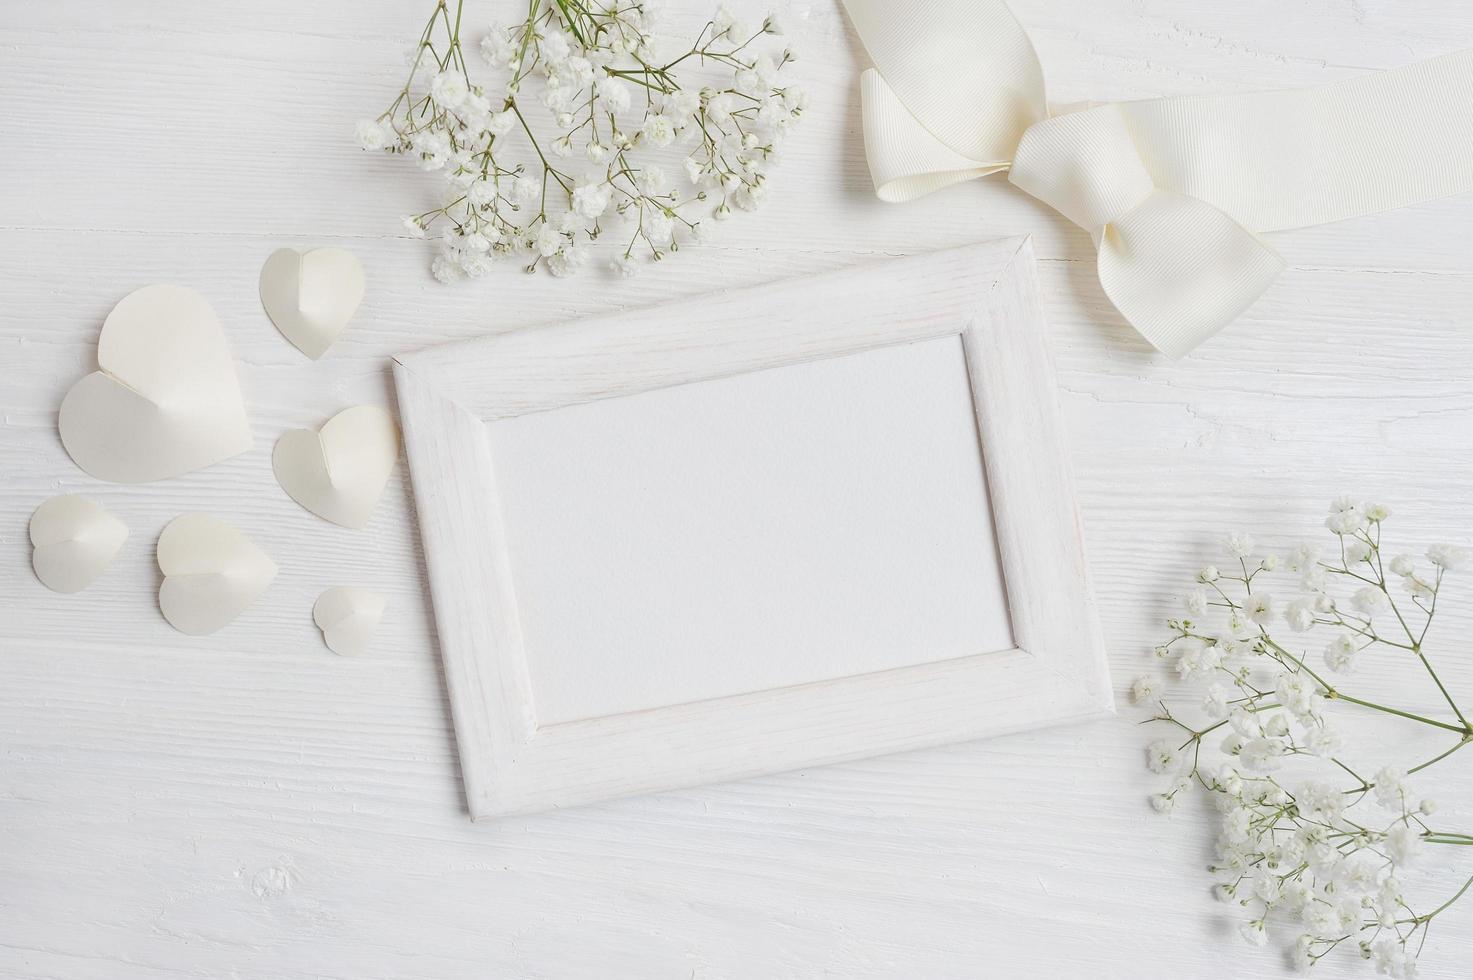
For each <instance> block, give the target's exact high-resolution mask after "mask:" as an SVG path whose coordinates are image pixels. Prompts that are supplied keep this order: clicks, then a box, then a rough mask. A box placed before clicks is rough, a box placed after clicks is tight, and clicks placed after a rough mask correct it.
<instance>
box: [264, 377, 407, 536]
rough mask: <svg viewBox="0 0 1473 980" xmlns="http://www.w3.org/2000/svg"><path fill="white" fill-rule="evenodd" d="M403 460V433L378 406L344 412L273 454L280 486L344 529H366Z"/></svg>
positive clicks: (289, 438)
mask: <svg viewBox="0 0 1473 980" xmlns="http://www.w3.org/2000/svg"><path fill="white" fill-rule="evenodd" d="M398 458H399V431H398V429H397V428H396V427H395V426H394V420H393V419H392V418H390V416H389V413H388V412H386V411H384V410H383V409H381V408H378V407H376V406H374V405H357V406H355V407H353V408H345V409H343V410H342V411H341V412H339V413H338V414H336V415H334V416H333V417H332V418H331V419H329V420H328V422H327V424H326V425H324V426H323V427H322V429H321V431H319V432H313V431H311V430H310V429H293V430H291V431H290V432H288V433H286V434H285V435H283V436H282V437H281V438H280V439H279V440H277V443H276V449H275V450H274V451H273V452H272V454H271V468H272V469H273V470H275V471H276V482H277V483H280V484H281V488H282V489H283V490H285V491H286V492H287V493H288V494H290V495H291V497H292V499H293V500H295V501H296V502H297V503H299V504H301V505H302V506H303V507H305V508H307V509H308V510H310V511H311V512H312V513H314V514H316V515H317V516H318V517H323V518H326V519H327V520H329V521H332V522H333V523H334V524H341V525H342V526H343V527H354V528H357V527H363V526H364V525H366V524H367V523H368V519H369V518H370V517H372V516H373V508H374V506H375V505H376V504H377V503H378V498H379V496H380V495H381V494H382V493H383V491H384V484H385V483H387V482H388V480H389V474H390V473H392V472H393V470H394V463H395V461H396V460H398Z"/></svg>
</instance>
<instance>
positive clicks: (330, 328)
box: [261, 248, 363, 361]
mask: <svg viewBox="0 0 1473 980" xmlns="http://www.w3.org/2000/svg"><path fill="white" fill-rule="evenodd" d="M362 301H363V266H361V265H359V263H358V259H357V257H356V256H354V255H353V253H352V252H349V251H347V250H346V249H341V248H314V249H310V250H309V251H306V252H299V251H297V250H296V249H294V248H279V249H277V250H276V251H274V252H272V253H271V255H270V257H268V258H267V259H266V264H265V265H263V266H262V267H261V305H262V306H263V307H265V308H266V315H267V316H269V317H271V322H272V323H274V324H276V329H278V330H280V331H281V333H282V336H284V337H286V339H287V340H290V341H291V342H292V343H293V344H294V345H296V348H297V349H298V350H300V351H301V352H302V353H303V354H306V355H307V356H308V357H310V358H312V359H313V360H314V361H315V360H316V359H317V358H319V357H321V356H322V355H323V354H325V353H326V352H327V349H328V348H329V347H331V346H332V344H333V341H335V340H337V339H338V336H339V335H340V334H341V333H342V332H343V328H345V327H346V326H347V325H348V321H349V320H351V319H352V318H353V314H354V312H356V311H357V309H358V304H359V303H361V302H362Z"/></svg>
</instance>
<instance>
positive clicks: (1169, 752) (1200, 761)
mask: <svg viewBox="0 0 1473 980" xmlns="http://www.w3.org/2000/svg"><path fill="white" fill-rule="evenodd" d="M1390 515H1391V511H1390V510H1389V509H1388V508H1386V507H1385V506H1382V505H1380V504H1361V503H1357V502H1355V501H1353V500H1351V499H1350V498H1342V499H1339V500H1336V501H1335V502H1334V503H1333V504H1332V505H1331V507H1330V513H1329V516H1328V517H1327V519H1326V521H1325V523H1326V526H1327V527H1328V528H1329V529H1330V531H1331V532H1333V534H1334V535H1335V539H1336V546H1337V548H1336V550H1337V551H1338V554H1336V555H1334V556H1333V557H1331V558H1328V559H1322V558H1321V556H1320V553H1319V551H1318V550H1317V549H1315V548H1314V547H1312V546H1308V545H1304V546H1300V547H1298V548H1296V549H1294V551H1293V552H1292V553H1291V555H1290V557H1289V558H1288V559H1287V560H1281V559H1279V558H1277V557H1276V556H1273V555H1268V556H1264V557H1255V554H1256V552H1255V546H1254V542H1253V540H1252V539H1251V538H1250V537H1248V536H1247V535H1243V534H1234V535H1230V536H1229V537H1228V538H1227V539H1226V541H1225V542H1224V544H1225V547H1226V550H1227V552H1228V553H1229V554H1230V555H1231V556H1232V560H1231V562H1230V563H1229V564H1231V565H1232V566H1235V567H1234V568H1232V569H1231V570H1230V571H1223V570H1221V569H1219V568H1218V567H1217V566H1212V565H1209V566H1207V567H1205V568H1203V569H1201V570H1200V571H1199V572H1198V573H1197V575H1196V586H1197V587H1196V588H1193V589H1192V590H1191V591H1190V592H1189V593H1188V594H1187V596H1186V599H1185V607H1186V618H1183V619H1180V620H1171V621H1169V622H1168V626H1169V628H1170V629H1171V630H1172V631H1173V636H1172V637H1171V639H1170V640H1169V641H1168V642H1166V643H1165V644H1163V645H1161V646H1159V647H1157V648H1156V651H1155V653H1156V656H1157V658H1159V659H1160V660H1162V661H1164V662H1165V663H1166V664H1167V665H1168V666H1169V667H1170V668H1171V670H1172V672H1174V673H1175V675H1176V676H1177V678H1178V679H1179V680H1182V681H1186V682H1189V683H1191V684H1192V685H1194V686H1196V688H1197V694H1196V695H1195V703H1194V704H1193V705H1192V708H1191V709H1190V710H1186V709H1183V708H1182V707H1181V706H1179V705H1177V706H1174V707H1169V706H1168V705H1167V703H1166V701H1164V700H1163V699H1162V697H1163V689H1164V687H1165V685H1164V684H1163V682H1162V681H1161V679H1160V678H1158V677H1157V676H1155V675H1146V676H1143V677H1140V678H1137V679H1136V680H1135V681H1134V682H1133V683H1132V685H1131V688H1130V697H1131V700H1132V701H1134V702H1136V703H1138V704H1147V705H1150V706H1151V708H1152V710H1153V711H1154V714H1153V716H1152V718H1151V719H1150V721H1151V722H1152V723H1156V724H1159V725H1164V726H1168V727H1169V728H1170V729H1171V734H1170V735H1169V736H1167V737H1164V738H1159V739H1156V740H1155V741H1152V742H1151V743H1150V745H1148V746H1147V749H1146V763H1147V766H1148V768H1149V769H1150V770H1151V771H1152V772H1154V773H1158V774H1160V775H1163V776H1166V777H1167V778H1168V779H1169V783H1168V785H1167V786H1166V788H1165V789H1164V790H1163V791H1162V792H1160V793H1157V794H1155V795H1154V796H1152V797H1151V805H1152V806H1153V807H1154V808H1155V809H1156V810H1157V811H1159V812H1163V813H1169V812H1171V811H1172V810H1173V809H1174V808H1175V807H1176V806H1177V805H1178V803H1179V802H1180V801H1181V800H1182V799H1184V798H1186V797H1187V796H1188V795H1190V794H1191V793H1192V792H1193V791H1194V788H1195V790H1197V791H1205V792H1206V793H1207V794H1208V795H1209V796H1210V798H1211V799H1212V801H1213V803H1214V804H1215V805H1216V807H1217V809H1218V811H1219V812H1220V814H1221V821H1222V832H1221V837H1220V839H1219V841H1218V851H1217V861H1216V862H1215V864H1214V865H1213V867H1212V870H1213V871H1214V873H1216V874H1217V875H1218V876H1219V879H1220V880H1219V884H1218V886H1217V895H1218V897H1219V898H1220V899H1222V900H1223V901H1225V902H1230V903H1234V904H1236V905H1240V906H1242V907H1243V908H1245V909H1247V911H1248V917H1247V919H1246V921H1244V922H1243V923H1242V924H1241V926H1240V932H1241V933H1242V935H1243V937H1244V938H1245V939H1246V940H1247V941H1248V942H1250V943H1252V944H1253V945H1256V946H1263V945H1265V944H1266V943H1267V942H1268V938H1269V935H1270V931H1271V930H1277V929H1279V928H1283V929H1284V930H1286V934H1287V935H1288V936H1291V937H1293V938H1292V943H1293V946H1292V949H1293V955H1294V958H1295V960H1296V961H1297V963H1298V964H1299V965H1300V966H1301V967H1303V968H1309V967H1311V966H1313V965H1314V964H1315V963H1316V962H1318V961H1319V960H1320V959H1321V958H1322V957H1324V956H1326V955H1327V954H1329V953H1330V952H1331V951H1332V950H1334V949H1336V948H1337V947H1339V946H1341V945H1342V944H1348V945H1349V946H1350V947H1352V948H1357V949H1359V951H1360V953H1361V955H1362V956H1363V957H1365V958H1366V959H1368V960H1371V961H1372V962H1373V963H1374V965H1375V966H1376V968H1377V969H1378V970H1379V971H1380V972H1381V973H1383V974H1385V975H1388V976H1391V977H1413V976H1415V974H1416V956H1417V953H1418V952H1419V951H1420V948H1421V942H1422V941H1424V940H1425V938H1426V933H1427V930H1428V927H1429V925H1430V923H1431V922H1432V920H1433V919H1434V918H1435V917H1436V916H1438V915H1441V914H1444V913H1445V912H1446V910H1447V909H1448V908H1450V907H1452V906H1453V905H1454V903H1456V902H1457V900H1458V899H1460V898H1462V897H1463V895H1464V894H1466V893H1468V892H1469V890H1470V888H1473V877H1470V878H1469V880H1468V882H1467V883H1466V884H1464V885H1463V887H1462V888H1461V889H1460V890H1459V891H1458V892H1457V893H1456V894H1455V895H1453V896H1452V897H1451V898H1450V899H1449V900H1447V901H1446V902H1444V903H1442V904H1441V905H1438V906H1436V907H1435V908H1433V909H1432V910H1431V911H1427V912H1422V913H1420V914H1419V913H1418V912H1417V911H1415V910H1414V909H1413V907H1412V906H1411V905H1410V904H1409V902H1408V900H1407V898H1406V897H1405V895H1404V893H1403V889H1402V872H1403V870H1404V869H1405V868H1406V867H1407V866H1408V865H1410V864H1412V863H1413V862H1414V861H1415V860H1416V859H1417V858H1418V857H1419V856H1420V855H1421V853H1422V852H1423V851H1424V850H1425V849H1426V848H1427V847H1429V846H1432V845H1439V844H1445V845H1462V846H1467V845H1473V835H1469V834H1464V833H1456V832H1452V831H1448V830H1442V829H1436V828H1434V827H1433V826H1432V825H1431V824H1430V823H1429V818H1430V817H1431V816H1432V814H1433V813H1434V812H1435V811H1436V807H1435V806H1434V805H1433V803H1432V801H1430V800H1426V799H1423V798H1421V797H1420V796H1419V795H1418V793H1417V792H1416V790H1415V789H1414V787H1413V786H1412V784H1411V783H1410V782H1409V780H1408V777H1409V776H1410V775H1414V774H1418V773H1420V772H1422V771H1423V770H1426V769H1428V768H1430V767H1431V766H1433V765H1436V764H1438V763H1441V762H1443V760H1445V759H1447V758H1449V757H1451V756H1452V755H1453V754H1454V753H1455V752H1457V751H1459V750H1460V749H1462V748H1463V747H1464V746H1466V745H1469V744H1470V743H1473V726H1470V724H1469V722H1468V719H1467V718H1466V717H1465V716H1464V714H1463V712H1462V710H1461V708H1460V707H1459V705H1458V703H1457V702H1456V700H1455V699H1454V698H1453V696H1452V694H1451V693H1450V692H1449V691H1448V690H1447V688H1446V687H1445V686H1444V685H1443V683H1442V680H1441V678H1439V677H1438V675H1437V672H1436V670H1435V668H1434V667H1433V664H1432V661H1431V659H1430V658H1429V657H1428V655H1427V653H1426V651H1425V649H1424V647H1423V644H1424V641H1425V639H1426V636H1427V627H1428V625H1429V624H1430V623H1431V621H1432V617H1433V614H1434V612H1435V609H1436V603H1437V597H1438V593H1439V591H1440V590H1441V587H1442V582H1443V576H1444V575H1445V574H1446V573H1447V572H1449V571H1452V570H1455V569H1457V568H1459V567H1461V566H1462V565H1463V564H1465V563H1466V561H1467V556H1466V553H1465V552H1464V551H1463V549H1460V548H1456V547H1452V546H1447V545H1439V546H1435V547H1433V548H1430V549H1428V551H1427V552H1426V562H1427V564H1426V565H1421V564H1419V562H1418V561H1416V560H1415V559H1413V558H1411V557H1409V556H1405V555H1402V556H1398V557H1395V558H1392V559H1390V560H1387V561H1384V562H1383V558H1382V554H1381V526H1382V522H1384V521H1385V520H1386V519H1387V518H1389V517H1390ZM1281 565H1282V566H1285V568H1286V571H1287V572H1288V573H1289V574H1291V575H1293V576H1295V577H1296V578H1297V582H1296V584H1297V586H1298V589H1299V590H1300V591H1301V592H1302V594H1300V595H1299V596H1297V597H1296V598H1294V599H1292V600H1290V601H1289V602H1287V603H1285V604H1284V605H1283V606H1282V607H1281V608H1280V607H1279V606H1278V605H1277V604H1276V603H1275V602H1274V600H1273V599H1272V597H1271V596H1270V595H1269V594H1267V593H1266V592H1265V590H1264V588H1263V586H1264V580H1265V579H1266V578H1267V577H1268V576H1269V574H1270V573H1273V572H1274V571H1275V570H1277V569H1279V568H1280V566H1281ZM1398 585H1399V586H1400V588H1397V586H1398ZM1400 591H1404V592H1405V593H1406V594H1407V595H1406V596H1405V597H1403V598H1402V599H1401V601H1400V602H1399V601H1398V598H1397V596H1396V595H1394V594H1393V593H1394V592H1400ZM1280 624H1282V625H1283V626H1284V627H1285V628H1286V629H1287V631H1288V632H1287V634H1285V633H1280V632H1279V631H1278V627H1279V625H1280ZM1315 630H1321V631H1324V632H1326V633H1328V634H1329V641H1328V644H1327V645H1325V646H1323V647H1322V648H1321V649H1322V653H1321V654H1320V659H1322V660H1323V662H1324V667H1323V668H1321V667H1318V666H1316V664H1315V663H1312V661H1313V660H1314V658H1313V656H1312V653H1311V652H1310V651H1308V650H1305V649H1304V646H1305V644H1304V642H1303V641H1304V639H1305V638H1306V637H1307V635H1308V634H1310V633H1311V632H1312V631H1315ZM1380 649H1385V650H1387V651H1389V652H1391V653H1393V654H1394V655H1397V656H1402V657H1407V658H1410V661H1409V662H1410V663H1411V664H1413V665H1415V666H1416V669H1418V670H1421V669H1424V668H1425V671H1426V673H1427V674H1428V675H1430V678H1431V680H1432V681H1433V682H1435V685H1436V688H1437V690H1438V691H1439V692H1440V693H1441V695H1442V697H1443V699H1444V700H1445V704H1446V709H1447V712H1448V714H1447V717H1445V718H1433V717H1428V716H1426V715H1421V714H1416V713H1414V712H1411V711H1408V710H1405V709H1404V708H1400V707H1397V706H1395V705H1390V704H1382V703H1380V702H1379V701H1378V700H1375V699H1373V698H1372V696H1371V695H1370V693H1369V692H1356V693H1355V694H1352V693H1350V692H1349V691H1347V690H1344V689H1342V688H1341V687H1339V686H1338V685H1339V683H1340V681H1339V680H1338V679H1337V680H1335V681H1332V680H1331V679H1330V677H1332V676H1333V677H1336V678H1339V677H1341V676H1343V675H1345V674H1348V673H1349V672H1350V671H1351V669H1352V668H1353V667H1354V665H1355V664H1356V662H1357V660H1359V659H1361V658H1363V657H1366V656H1370V655H1371V651H1373V650H1380ZM1332 705H1334V706H1335V711H1336V712H1337V720H1338V719H1339V718H1341V717H1342V716H1344V717H1346V718H1353V717H1354V714H1355V713H1377V712H1378V713H1381V714H1383V715H1385V716H1390V717H1394V718H1397V719H1400V720H1401V721H1403V722H1405V723H1407V724H1417V725H1423V726H1426V727H1427V728H1430V729H1434V730H1436V731H1437V732H1438V733H1440V734H1441V735H1443V736H1445V737H1447V738H1449V739H1452V744H1451V745H1450V746H1449V747H1447V748H1445V749H1444V750H1443V751H1441V752H1440V753H1438V754H1437V755H1435V756H1434V757H1432V758H1430V759H1427V760H1423V761H1420V762H1419V764H1417V765H1414V766H1412V767H1411V768H1410V769H1400V768H1397V767H1394V766H1383V767H1380V768H1379V769H1377V770H1376V771H1374V772H1373V773H1372V772H1366V774H1365V775H1362V769H1361V768H1359V766H1358V764H1353V763H1352V761H1348V760H1347V759H1346V758H1344V757H1343V753H1344V740H1343V739H1342V737H1341V733H1340V731H1339V730H1338V729H1337V727H1336V725H1335V724H1334V723H1332V721H1331V718H1330V708H1331V706H1332ZM1368 768H1369V767H1368Z"/></svg>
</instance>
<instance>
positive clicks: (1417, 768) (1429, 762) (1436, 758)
mask: <svg viewBox="0 0 1473 980" xmlns="http://www.w3.org/2000/svg"><path fill="white" fill-rule="evenodd" d="M1470 742H1473V735H1464V736H1463V738H1462V740H1461V741H1460V742H1458V743H1457V744H1456V745H1454V746H1453V747H1452V748H1450V749H1448V750H1447V751H1446V752H1444V753H1442V754H1441V755H1437V756H1434V757H1432V758H1431V759H1428V760H1427V761H1426V762H1424V763H1422V764H1421V765H1419V766H1413V767H1412V768H1410V769H1408V770H1407V775H1408V776H1410V775H1412V774H1413V773H1418V772H1421V771H1422V770H1423V769H1426V768H1427V767H1428V766H1432V765H1436V764H1437V763H1439V762H1441V761H1442V760H1443V759H1446V758H1447V757H1448V756H1450V755H1452V754H1453V753H1454V752H1456V751H1458V749H1461V748H1462V747H1463V746H1465V745H1467V744H1468V743H1470Z"/></svg>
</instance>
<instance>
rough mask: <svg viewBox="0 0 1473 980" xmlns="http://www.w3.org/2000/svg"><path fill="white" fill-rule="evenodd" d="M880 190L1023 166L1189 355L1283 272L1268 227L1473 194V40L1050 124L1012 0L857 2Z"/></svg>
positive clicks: (1114, 283) (1126, 300)
mask: <svg viewBox="0 0 1473 980" xmlns="http://www.w3.org/2000/svg"><path fill="white" fill-rule="evenodd" d="M844 5H845V7H847V8H848V10H849V13H850V16H851V18H852V19H853V21H854V25H855V27H856V28H857V29H858V31H859V35H860V38H861V39H862V40H863V41H864V45H865V47H866V49H867V50H868V51H869V54H870V57H871V58H872V59H873V60H874V62H875V65H876V67H875V68H872V69H868V70H866V71H865V72H864V75H863V86H862V100H863V113H864V134H865V153H866V156H867V157H868V159H869V163H870V172H871V176H872V177H873V178H874V181H875V187H876V190H877V192H878V193H879V196H880V197H881V198H882V199H884V200H887V201H905V200H910V199H912V198H916V197H920V196H922V195H924V194H929V193H931V192H932V191H936V190H940V189H941V188H943V187H946V186H947V185H949V184H954V183H957V182H959V181H963V180H970V179H972V178H974V177H982V176H985V175H987V174H990V173H996V172H998V171H1001V170H1011V174H1010V179H1011V181H1012V183H1014V184H1015V185H1017V186H1018V187H1019V188H1020V189H1022V190H1024V191H1026V192H1027V193H1029V194H1031V195H1033V196H1034V197H1036V198H1038V199H1039V200H1041V201H1043V202H1044V203H1046V204H1048V205H1049V206H1051V207H1053V208H1054V209H1056V210H1058V211H1059V212H1060V213H1062V214H1063V215H1064V216H1065V217H1067V218H1068V219H1069V220H1070V221H1072V222H1074V223H1075V224H1077V225H1079V226H1081V227H1082V228H1084V229H1086V230H1087V231H1088V232H1089V233H1090V237H1091V238H1092V239H1093V240H1094V243H1095V246H1096V247H1097V248H1098V249H1099V273H1100V283H1101V285H1102V286H1103V287H1104V290H1105V293H1106V295H1107V296H1109V297H1110V300H1111V302H1113V303H1114V304H1115V306H1116V308H1117V309H1118V310H1119V311H1120V312H1121V314H1123V315H1124V316H1125V318H1126V319H1127V320H1129V321H1130V323H1131V324H1132V325H1133V326H1135V327H1136V328H1137V329H1138V330H1139V331H1140V332H1141V333H1142V334H1143V335H1144V336H1145V337H1146V339H1147V340H1149V341H1150V342H1151V343H1152V344H1154V345H1156V346H1157V347H1158V348H1160V349H1161V350H1163V351H1165V352H1167V353H1168V354H1172V355H1178V354H1183V353H1186V352H1187V351H1189V350H1191V349H1192V348H1193V347H1195V346H1196V345H1197V344H1199V343H1201V342H1202V341H1204V340H1206V339H1207V338H1208V337H1210V336H1212V335H1213V334H1214V333H1216V332H1217V331H1218V330H1220V329H1222V328H1223V327H1224V326H1226V325H1227V324H1228V323H1230V322H1232V320H1234V319H1236V318H1237V316H1238V315H1239V314H1241V313H1242V312H1243V311H1244V310H1245V309H1247V308H1248V307H1249V306H1251V305H1252V304H1253V303H1254V302H1255V301H1256V300H1257V298H1258V297H1259V295H1260V294H1261V293H1262V292H1263V290H1265V289H1266V288H1268V286H1269V284H1270V283H1272V282H1273V280H1274V278H1275V277H1276V276H1277V275H1278V273H1279V272H1280V271H1281V270H1282V268H1283V262H1282V260H1281V259H1280V258H1279V256H1278V254H1277V253H1276V252H1274V250H1273V249H1272V248H1270V247H1269V246H1268V245H1267V244H1265V243H1264V242H1263V241H1262V240H1261V239H1260V238H1259V237H1258V236H1259V234H1261V233H1264V232H1271V231H1281V230H1286V229H1290V228H1302V227H1307V226H1309V225H1315V224H1324V223H1326V222H1331V221H1339V220H1342V219H1344V218H1350V217H1355V216H1357V215H1363V214H1371V213H1374V212H1376V211H1383V210H1386V209H1389V208H1396V207H1405V206H1407V205H1411V204H1417V203H1420V202H1423V201H1430V200H1434V199H1436V198H1439V197H1444V196H1447V195H1449V194H1459V193H1465V192H1467V191H1470V190H1473V51H1464V52H1459V53H1456V54H1452V55H1447V56H1445V57H1442V58H1434V59H1432V60H1430V61H1425V62H1421V63H1420V64H1415V65H1411V66H1408V67H1406V68H1401V69H1397V70H1394V71H1387V72H1379V73H1372V74H1368V75H1362V76H1359V77H1356V78H1351V79H1348V80H1345V81H1342V82H1335V83H1332V84H1329V85H1324V86H1321V87H1319V88H1310V89H1299V90H1292V91H1284V92H1250V93H1243V94H1235V95H1222V96H1189V97H1181V98H1165V99H1146V100H1143V101H1139V102H1119V103H1113V104H1107V105H1103V106H1096V107H1094V108H1089V109H1084V110H1081V111H1079V112H1072V113H1068V114H1065V115H1061V116H1057V117H1054V118H1047V113H1046V108H1045V107H1046V105H1047V103H1046V101H1045V98H1044V84H1043V74H1042V71H1041V70H1040V68H1039V65H1038V59H1037V56H1036V55H1035V54H1034V51H1033V46H1032V44H1031V43H1030V42H1029V40H1028V35H1027V34H1026V33H1025V32H1024V31H1023V28H1022V27H1021V26H1020V25H1019V24H1018V22H1017V20H1016V19H1015V18H1014V17H1013V15H1012V11H1010V10H1009V9H1008V7H1007V4H1006V3H1005V2H1004V0H928V2H927V3H924V4H920V5H915V4H901V3H896V2H895V0H844Z"/></svg>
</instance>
